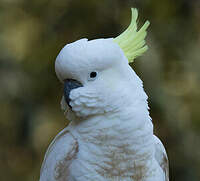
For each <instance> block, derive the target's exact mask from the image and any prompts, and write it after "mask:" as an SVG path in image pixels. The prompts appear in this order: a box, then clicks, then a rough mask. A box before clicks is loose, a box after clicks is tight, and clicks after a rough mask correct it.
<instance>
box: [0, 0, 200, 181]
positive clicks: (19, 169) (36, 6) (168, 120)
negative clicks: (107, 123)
mask: <svg viewBox="0 0 200 181" xmlns="http://www.w3.org/2000/svg"><path fill="white" fill-rule="evenodd" d="M130 7H136V8H138V9H139V22H141V25H142V24H143V23H144V21H145V20H146V19H148V20H149V21H150V22H151V25H150V27H149V29H148V36H147V44H148V46H149V50H148V51H147V52H146V53H145V55H144V56H142V57H140V58H139V59H140V60H138V59H136V60H135V62H134V63H133V64H132V66H133V68H134V69H135V70H136V72H137V73H138V74H139V76H140V77H141V78H142V80H143V81H144V87H145V90H146V92H147V94H148V95H149V104H150V108H151V110H150V111H151V116H152V119H153V122H154V125H155V132H156V133H157V134H158V135H159V137H161V139H162V141H163V143H164V145H165V146H166V149H167V152H168V156H169V160H170V176H171V180H176V181H179V180H180V181H197V180H200V172H199V169H200V151H199V150H200V141H199V140H200V133H199V132H200V113H199V101H200V91H199V90H200V84H199V80H200V74H199V67H200V61H199V44H200V24H199V19H200V13H199V12H200V11H199V10H200V3H199V1H188V0H176V1H172V0H164V1H162V2H161V1H147V0H143V1H139V0H135V1H130V0H123V1H122V0H115V1H114V0H102V1H94V0H88V1H81V0H73V1H72V0H58V1H56V0H29V1H26V0H2V1H1V2H0V22H1V26H0V50H1V51H0V52H1V56H0V82H1V90H0V106H1V119H0V136H1V142H0V148H1V149H0V170H1V174H0V180H2V181H3V180H5V181H12V180H15V181H33V180H38V178H39V169H40V166H41V162H42V159H43V156H44V152H45V150H46V148H47V146H48V144H49V143H50V140H52V139H53V137H54V136H55V135H56V134H57V133H58V132H59V131H60V130H61V129H62V128H64V127H65V126H66V125H67V121H66V120H65V119H64V116H63V113H62V111H61V110H60V99H61V96H62V85H61V84H60V83H59V81H58V80H57V78H56V75H55V72H54V60H55V58H56V56H57V54H58V52H59V51H60V49H61V48H62V47H63V46H64V45H65V44H66V43H70V42H72V41H75V40H77V39H80V38H83V37H87V38H89V39H94V38H108V37H116V36H118V35H119V34H120V33H121V32H122V31H123V30H125V29H126V28H127V26H128V25H129V20H130V16H131V15H130Z"/></svg>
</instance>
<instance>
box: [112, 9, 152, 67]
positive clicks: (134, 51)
mask: <svg viewBox="0 0 200 181" xmlns="http://www.w3.org/2000/svg"><path fill="white" fill-rule="evenodd" d="M131 12H132V18H131V23H130V25H129V27H128V28H127V29H126V30H125V31H124V32H123V33H122V34H121V35H119V36H118V37H116V38H115V39H114V42H115V43H117V44H118V45H119V46H120V48H121V49H122V50H123V52H124V54H125V56H126V58H127V59H128V61H129V63H131V62H133V61H134V59H135V58H136V57H138V56H140V55H142V54H143V53H144V52H145V51H146V50H147V49H148V46H147V45H146V44H145V37H146V35H147V32H146V29H147V28H148V26H149V24H150V23H149V21H146V22H145V23H144V25H143V26H142V27H141V28H140V30H139V31H138V30H137V18H138V11H137V9H136V8H131Z"/></svg>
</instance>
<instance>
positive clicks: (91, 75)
mask: <svg viewBox="0 0 200 181" xmlns="http://www.w3.org/2000/svg"><path fill="white" fill-rule="evenodd" d="M97 74H98V73H97V72H96V71H93V72H90V73H89V75H88V80H95V79H96V77H97Z"/></svg>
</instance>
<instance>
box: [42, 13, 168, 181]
mask: <svg viewBox="0 0 200 181" xmlns="http://www.w3.org/2000/svg"><path fill="white" fill-rule="evenodd" d="M133 15H135V16H136V18H133V23H131V26H133V31H132V29H131V28H132V27H131V28H129V30H128V31H126V32H125V33H128V34H126V36H125V37H127V36H128V35H129V34H132V33H134V36H133V37H134V38H132V40H131V41H133V40H134V42H132V43H133V44H134V43H135V46H133V44H131V45H132V47H131V48H133V49H132V50H131V51H130V47H129V46H128V45H129V44H127V42H129V39H128V40H126V41H123V42H121V39H123V37H122V36H121V37H119V38H118V39H117V40H116V41H117V42H119V45H120V46H122V47H123V49H124V50H123V49H121V48H120V46H119V45H118V44H117V43H116V42H115V40H113V39H111V38H110V39H96V40H91V41H88V40H87V39H81V40H79V41H76V42H74V43H71V44H68V45H66V46H65V47H64V48H63V49H62V50H61V53H60V54H59V55H58V57H57V59H56V73H57V76H58V78H59V79H60V80H61V82H64V87H65V88H64V96H63V99H62V101H61V105H62V109H63V110H64V111H65V116H66V117H67V119H68V120H70V121H71V123H70V124H69V126H68V127H67V128H65V129H64V130H63V131H61V132H60V133H59V134H58V135H57V136H56V138H55V139H54V140H53V142H52V143H51V145H50V146H49V148H48V150H47V152H46V155H45V158H44V161H43V165H42V169H41V175H40V181H168V179H169V177H168V163H167V162H168V159H167V155H166V152H165V149H164V147H163V145H162V143H161V142H160V140H159V139H158V138H157V137H156V136H154V134H153V124H152V122H151V118H150V116H149V108H148V103H147V98H148V97H147V95H146V93H145V92H144V89H143V83H142V81H141V80H140V78H139V77H138V76H137V75H136V73H135V72H134V71H133V69H132V68H131V67H130V66H129V63H128V59H127V57H126V56H125V55H126V54H125V53H124V51H125V52H126V51H127V52H128V57H129V58H131V57H132V58H135V57H136V56H138V55H139V54H141V53H143V52H144V51H145V50H146V47H143V46H144V37H145V36H146V34H145V33H146V31H145V28H147V23H146V25H145V26H146V27H145V26H143V28H141V29H142V30H141V31H138V32H136V30H137V26H136V19H137V11H136V10H133ZM129 43H130V42H129Z"/></svg>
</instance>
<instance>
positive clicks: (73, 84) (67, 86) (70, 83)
mask: <svg viewBox="0 0 200 181" xmlns="http://www.w3.org/2000/svg"><path fill="white" fill-rule="evenodd" d="M79 87H83V85H82V84H81V83H80V82H78V81H77V80H74V79H65V80H64V98H65V101H66V103H67V104H68V106H69V107H70V108H72V107H71V106H70V105H69V102H70V101H71V100H70V98H69V94H70V92H71V90H72V89H76V88H79Z"/></svg>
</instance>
